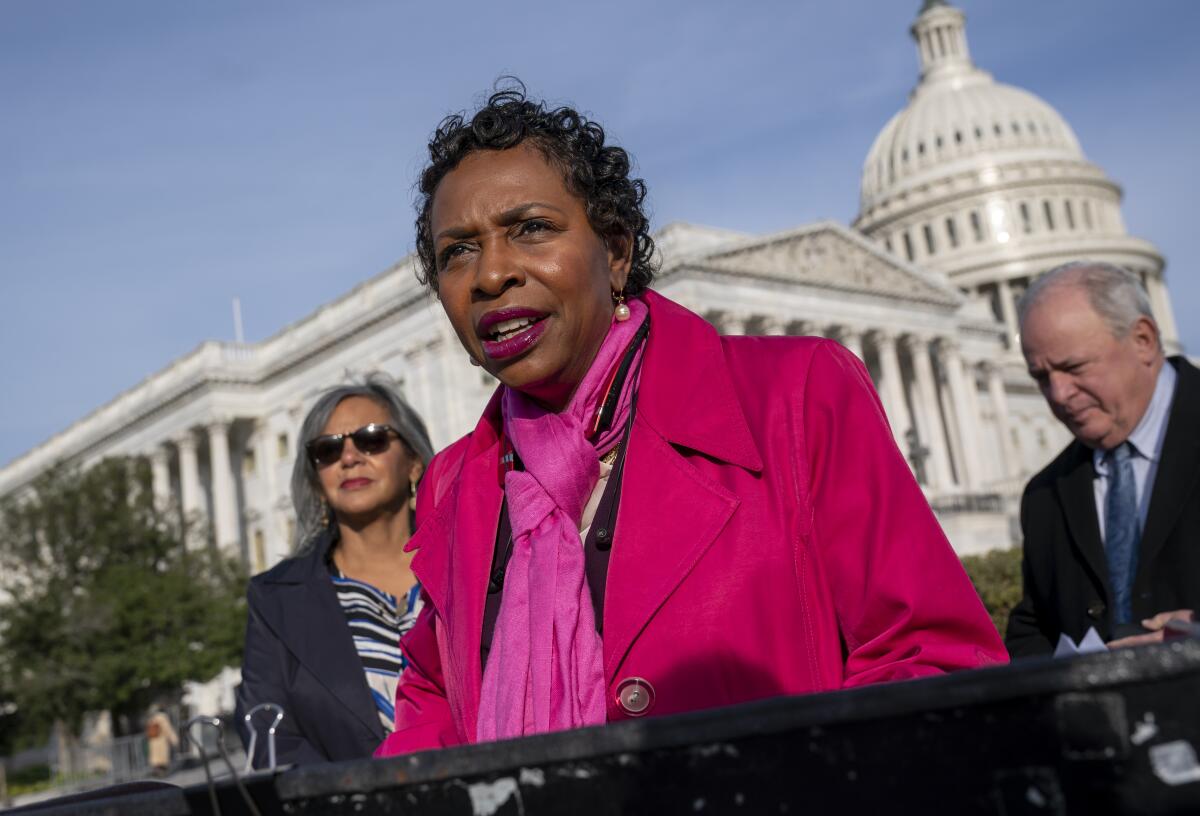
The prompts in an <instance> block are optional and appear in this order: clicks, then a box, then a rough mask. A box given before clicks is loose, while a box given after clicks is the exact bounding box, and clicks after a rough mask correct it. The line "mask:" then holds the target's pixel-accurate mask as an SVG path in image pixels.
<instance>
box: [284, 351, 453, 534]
mask: <svg viewBox="0 0 1200 816" xmlns="http://www.w3.org/2000/svg"><path fill="white" fill-rule="evenodd" d="M350 397H366V398H367V399H369V400H372V401H374V402H376V403H377V404H379V405H381V406H383V408H385V409H386V410H387V412H388V424H390V425H391V426H392V427H393V428H395V429H396V432H397V433H398V434H399V435H400V439H401V441H402V442H403V443H404V444H405V446H407V447H408V449H409V451H410V452H411V453H412V454H414V455H415V456H416V457H417V458H418V459H420V460H421V463H422V464H425V465H428V464H429V460H430V459H432V458H433V445H432V444H430V442H429V433H428V432H427V431H426V430H425V423H424V422H422V421H421V417H420V416H418V415H417V412H416V411H414V410H413V409H412V408H411V407H410V406H409V404H408V403H407V402H405V401H404V399H403V398H402V397H401V396H400V395H399V394H398V393H397V392H396V383H395V381H393V380H392V379H391V378H390V377H388V376H387V375H386V374H380V373H375V374H369V375H367V376H366V377H365V378H364V379H363V380H362V381H361V382H355V383H350V384H347V385H339V386H337V387H336V388H331V389H329V390H328V391H326V392H325V393H323V394H321V396H319V397H317V401H316V402H315V403H313V407H312V408H311V409H309V412H308V415H307V416H306V417H304V422H303V423H302V424H301V425H300V437H299V438H298V439H297V440H296V462H295V464H294V465H293V466H292V506H293V507H294V508H295V510H296V540H295V553H296V555H303V554H304V553H306V552H308V551H309V550H310V549H311V548H312V546H313V544H314V543H315V542H316V540H317V538H318V537H319V536H320V534H321V533H322V532H324V531H325V530H326V529H327V528H328V527H330V526H332V525H333V524H334V523H335V519H334V517H333V510H331V509H330V508H329V505H328V504H327V503H326V502H325V499H324V496H323V494H322V492H321V480H320V477H318V476H317V468H316V465H314V464H313V461H312V459H310V458H309V456H308V450H307V449H306V448H305V445H306V443H308V442H310V441H312V440H313V439H315V438H316V437H318V436H320V435H321V431H323V430H324V429H325V426H326V424H328V422H329V417H331V416H333V412H334V409H336V408H337V407H338V405H339V404H340V403H341V402H342V400H344V399H348V398H350Z"/></svg>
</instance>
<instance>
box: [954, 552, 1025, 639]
mask: <svg viewBox="0 0 1200 816" xmlns="http://www.w3.org/2000/svg"><path fill="white" fill-rule="evenodd" d="M962 563H963V567H964V568H966V570H967V575H969V576H970V578H971V583H972V584H974V585H975V591H976V592H978V593H979V597H980V598H981V599H982V600H983V605H984V607H986V608H987V611H988V614H989V615H991V616H992V623H994V624H996V628H997V629H998V630H1000V634H1001V635H1003V634H1004V631H1005V629H1007V628H1008V614H1009V613H1010V612H1011V611H1012V608H1013V607H1014V606H1016V605H1017V603H1018V602H1019V601H1020V600H1021V548H1020V547H1013V548H1012V549H1008V550H992V551H991V552H988V553H984V554H983V555H968V556H965V557H964V558H963V560H962Z"/></svg>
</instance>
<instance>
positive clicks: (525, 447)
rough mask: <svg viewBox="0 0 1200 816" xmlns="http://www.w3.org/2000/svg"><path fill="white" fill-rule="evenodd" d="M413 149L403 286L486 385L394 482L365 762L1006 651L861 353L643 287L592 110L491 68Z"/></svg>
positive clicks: (641, 231) (610, 152) (617, 164)
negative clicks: (437, 320) (381, 736)
mask: <svg viewBox="0 0 1200 816" xmlns="http://www.w3.org/2000/svg"><path fill="white" fill-rule="evenodd" d="M429 153H430V158H431V163H430V165H429V166H428V167H427V168H426V169H425V171H424V172H423V174H422V176H421V181H420V192H421V196H422V198H421V202H420V212H419V215H418V218H417V241H416V244H417V251H418V255H419V257H420V260H421V264H422V268H423V270H424V276H425V278H424V280H425V281H426V283H427V284H428V285H429V286H430V287H431V288H432V289H433V290H434V291H436V293H437V296H438V299H439V302H440V303H441V306H442V308H443V309H444V310H445V312H446V315H447V316H448V317H449V319H450V323H451V324H452V325H453V327H454V329H455V331H456V332H457V334H458V338H459V340H460V341H461V343H462V345H463V348H464V349H465V351H466V353H467V355H468V356H470V358H471V359H472V360H474V361H475V362H476V363H477V364H478V365H481V366H482V367H483V368H484V369H485V370H487V371H488V372H489V373H491V374H493V375H494V376H495V377H496V378H497V379H498V380H499V381H500V382H501V386H500V388H499V389H498V390H497V392H496V394H495V397H494V398H493V399H492V401H491V403H490V405H489V406H488V407H487V409H486V411H485V413H484V415H483V417H482V419H480V421H479V424H478V425H477V426H476V428H475V430H474V431H473V432H472V433H470V434H469V435H468V436H466V437H465V438H463V439H462V440H460V441H458V442H456V443H455V444H453V445H451V446H450V447H449V448H447V449H446V450H445V451H443V452H442V453H440V454H439V455H438V456H437V457H435V458H434V460H433V462H432V463H431V464H430V466H429V473H428V475H427V476H426V478H425V483H424V484H425V487H424V488H423V489H422V491H421V493H420V496H419V499H418V507H417V516H418V519H419V520H420V525H421V526H420V529H419V530H418V532H417V534H416V536H415V537H414V538H413V541H412V544H411V546H412V547H413V549H415V550H416V557H415V558H414V559H413V570H414V572H415V573H416V575H417V576H418V577H419V578H420V579H421V583H422V587H423V589H424V591H425V593H426V594H427V601H426V605H425V609H424V610H423V612H422V613H421V616H420V617H419V619H418V620H417V623H416V625H415V627H414V628H413V630H412V631H411V632H409V634H408V635H407V636H406V637H405V639H404V641H403V647H404V648H405V650H406V655H407V657H408V659H409V664H408V667H407V668H406V669H405V672H404V674H403V675H402V677H401V681H400V687H399V690H398V693H397V700H396V730H395V732H394V733H393V734H392V735H391V736H390V737H388V739H387V741H386V742H385V743H384V744H383V746H381V748H380V751H379V752H378V753H379V754H380V755H388V754H395V753H402V752H408V751H414V750H419V749H423V748H431V747H435V746H442V745H454V744H461V743H471V742H477V741H485V740H494V739H504V738H510V737H518V736H521V735H526V734H535V733H539V732H545V731H552V730H558V729H565V728H574V727H579V726H587V725H596V724H600V723H605V722H612V721H617V720H624V719H628V718H631V717H640V716H645V715H655V716H657V715H662V714H672V713H677V712H684V711H692V710H696V709H702V708H711V707H714V706H722V705H729V704H732V703H739V702H745V701H748V700H754V699H758V698H763V697H770V696H776V695H785V694H799V693H804V692H815V691H827V690H832V689H839V688H844V687H850V686H857V685H862V684H865V683H874V682H880V681H885V680H897V679H904V678H912V677H921V676H925V675H930V674H938V673H941V672H945V671H950V670H953V669H961V668H967V667H973V666H979V665H982V664H986V663H994V662H1001V661H1004V660H1006V655H1005V652H1004V647H1003V646H1002V645H1001V642H1000V638H999V635H998V634H997V632H996V629H995V627H994V626H993V625H992V623H991V621H990V620H989V619H988V616H987V614H986V613H985V612H984V609H983V605H982V604H981V603H980V600H979V598H978V596H977V595H976V594H975V592H974V590H973V589H972V587H971V584H970V582H969V581H968V579H967V577H966V575H965V573H964V572H963V569H962V567H961V566H960V564H959V561H958V559H957V558H956V557H955V555H954V551H953V550H952V549H951V548H950V545H949V543H948V542H947V541H946V538H945V536H944V535H943V534H942V531H941V529H940V528H939V527H938V524H937V521H936V520H935V518H934V516H933V513H932V511H931V510H930V508H929V505H928V503H927V502H926V501H925V498H924V496H923V495H922V493H921V489H920V487H918V485H917V483H916V481H915V480H914V479H913V476H912V473H911V472H910V471H909V468H908V465H907V464H906V463H905V460H904V457H903V455H901V453H900V451H899V450H898V449H897V448H896V445H895V442H894V441H893V439H892V434H891V431H890V430H889V429H888V425H887V420H886V419H885V417H884V415H883V410H882V408H881V406H880V404H879V399H878V398H877V397H876V395H875V392H874V389H873V388H872V386H871V381H870V379H869V377H868V375H867V372H866V370H865V368H864V367H863V365H862V363H861V362H860V361H859V360H858V359H857V358H856V357H855V356H854V355H853V354H851V353H849V352H848V351H846V350H845V349H844V348H842V347H841V346H839V345H837V344H836V343H833V342H830V341H828V340H823V339H820V338H807V337H805V338H801V337H721V336H718V334H717V333H716V331H714V330H713V328H712V326H710V325H709V324H708V323H706V322H705V321H704V320H702V319H700V318H699V317H697V316H696V315H694V314H692V313H691V312H689V311H687V310H686V309H684V308H683V307H681V306H679V305H678V304H675V303H673V302H671V301H670V300H668V299H667V298H665V297H663V296H661V295H658V294H656V293H655V292H653V291H651V290H650V289H649V286H650V283H651V281H652V278H653V274H654V272H653V268H652V263H651V260H652V257H653V253H654V244H653V242H652V240H651V238H650V235H649V231H648V223H647V219H646V216H645V215H644V213H643V211H642V201H643V198H644V196H645V188H644V186H643V184H642V182H641V181H640V180H638V179H633V178H630V177H629V169H630V162H629V157H628V156H627V155H626V153H625V151H624V150H622V149H621V148H618V147H614V146H612V145H610V144H606V143H605V139H604V131H603V130H602V129H601V128H600V127H599V126H598V125H597V124H596V123H594V122H589V121H588V120H587V119H586V118H584V117H583V116H581V115H580V114H578V113H577V112H575V111H574V110H571V109H568V108H559V109H557V110H548V109H547V108H546V107H545V106H544V105H542V104H539V103H535V102H532V101H529V100H528V99H526V98H525V95H524V89H523V88H522V89H519V90H507V91H501V92H499V93H496V94H494V95H493V96H492V98H491V99H490V100H489V101H488V103H487V105H486V106H485V107H484V108H483V109H482V110H480V111H479V112H478V113H476V114H475V115H474V117H473V118H470V119H467V118H464V117H461V116H455V117H450V118H449V119H447V120H445V121H444V122H443V123H442V125H441V126H440V127H439V128H438V130H437V131H436V133H435V134H434V137H433V140H432V142H431V143H430V145H429Z"/></svg>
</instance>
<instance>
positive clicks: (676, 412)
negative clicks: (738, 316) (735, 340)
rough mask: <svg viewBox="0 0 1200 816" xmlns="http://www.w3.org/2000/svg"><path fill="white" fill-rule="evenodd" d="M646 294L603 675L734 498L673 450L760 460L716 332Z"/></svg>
mask: <svg viewBox="0 0 1200 816" xmlns="http://www.w3.org/2000/svg"><path fill="white" fill-rule="evenodd" d="M644 297H645V300H646V302H647V304H648V305H649V306H650V321H651V322H650V335H649V338H648V340H647V346H646V354H645V358H644V362H643V364H642V371H641V375H640V385H639V390H638V402H637V414H636V416H635V419H634V423H633V429H632V431H631V435H630V440H629V443H628V444H629V450H628V452H627V454H626V460H625V473H624V476H623V477H622V482H621V504H620V509H619V511H618V516H617V528H616V533H615V537H614V544H613V551H612V559H611V561H610V564H609V572H608V585H607V589H606V601H605V604H604V665H605V668H606V672H607V676H608V679H609V680H610V681H611V680H612V679H613V676H614V675H615V673H616V671H617V670H618V669H619V668H620V665H621V662H622V661H623V659H624V657H625V655H626V653H627V652H628V651H629V648H630V646H631V645H632V644H633V642H634V640H635V639H636V638H637V636H638V634H639V633H640V632H641V631H642V630H643V629H644V628H645V626H646V624H647V623H648V622H649V621H650V619H651V618H652V617H653V616H654V614H655V612H656V611H657V610H658V608H659V607H660V606H662V604H663V603H664V602H665V601H666V600H667V598H668V597H669V596H670V595H671V593H672V592H674V591H675V589H676V587H678V586H679V584H680V583H681V582H682V581H683V580H684V579H685V578H686V577H687V575H688V573H689V572H690V571H691V570H692V568H693V567H694V566H695V564H696V563H697V562H698V561H699V560H700V558H701V557H702V556H703V555H704V553H705V552H706V551H707V550H708V548H709V547H711V546H712V544H713V542H714V541H715V540H716V538H717V536H718V535H719V534H720V532H721V530H722V529H724V527H725V525H726V524H728V523H729V520H730V518H731V517H732V516H733V514H734V513H735V512H736V510H737V508H738V505H739V500H738V498H737V496H735V495H734V494H733V493H731V492H730V491H729V490H727V489H725V488H724V487H722V486H721V485H719V484H717V483H715V482H713V481H712V479H710V478H708V477H706V476H704V475H703V474H701V473H700V471H698V470H697V469H696V468H695V467H694V466H693V465H692V464H691V463H689V462H688V461H687V458H686V457H685V456H684V455H683V454H682V453H680V450H679V449H686V450H689V451H696V452H699V453H702V454H705V455H706V456H709V457H711V458H713V459H717V460H720V461H723V462H727V463H730V464H733V465H735V466H738V467H742V468H745V469H748V470H752V471H757V470H761V469H762V459H761V457H760V455H759V452H758V448H757V446H756V445H755V443H754V439H753V437H752V436H751V434H750V431H749V428H748V426H747V424H746V419H745V416H744V414H743V413H742V410H741V405H740V403H739V402H738V400H737V395H736V392H735V391H734V388H733V384H732V381H731V379H730V376H729V372H728V370H727V368H726V364H725V358H724V352H723V348H722V345H721V340H720V338H719V337H718V336H717V333H716V331H715V330H713V328H712V327H711V326H709V325H708V324H707V323H705V322H704V321H703V320H701V319H700V318H698V317H696V316H695V315H693V314H691V313H690V312H688V311H687V310H685V309H683V308H682V307H680V306H677V305H676V304H674V303H671V302H670V301H668V300H665V299H664V298H662V297H660V296H659V295H656V294H655V293H653V292H647V293H646V295H645V296H644Z"/></svg>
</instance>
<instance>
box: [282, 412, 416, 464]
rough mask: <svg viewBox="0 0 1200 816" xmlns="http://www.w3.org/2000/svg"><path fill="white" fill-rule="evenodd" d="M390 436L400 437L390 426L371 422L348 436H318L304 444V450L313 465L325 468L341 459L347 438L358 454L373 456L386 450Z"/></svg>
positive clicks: (389, 442)
mask: <svg viewBox="0 0 1200 816" xmlns="http://www.w3.org/2000/svg"><path fill="white" fill-rule="evenodd" d="M390 434H395V435H396V436H397V437H399V436H400V432H399V431H397V430H396V429H395V428H393V427H392V426H391V425H376V424H375V423H374V422H372V423H371V424H370V425H364V426H363V427H361V428H359V429H358V430H357V431H351V432H350V433H348V434H328V435H327V436H318V437H317V438H316V439H312V440H310V441H308V442H305V443H304V449H305V450H307V451H308V458H309V459H312V461H313V464H314V465H316V466H317V467H326V466H328V465H332V464H333V463H334V462H336V461H337V460H338V459H341V458H342V449H343V448H345V447H346V439H347V437H349V438H350V439H352V440H353V441H354V447H355V448H357V449H358V452H359V453H362V454H366V455H367V456H374V455H375V454H377V453H383V452H384V451H385V450H387V449H388V445H389V444H391V440H390V438H389V435H390Z"/></svg>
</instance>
